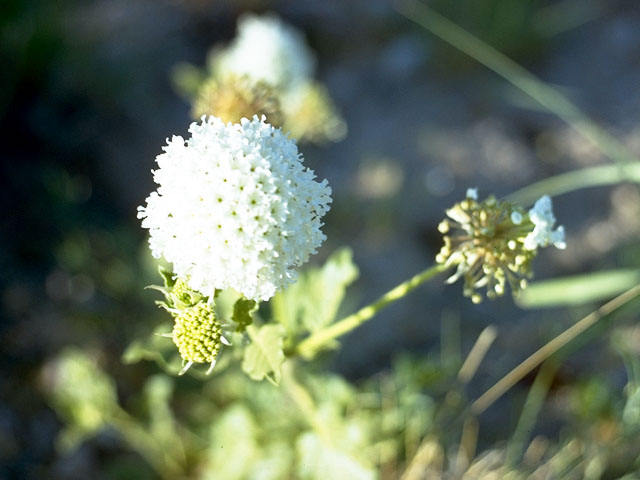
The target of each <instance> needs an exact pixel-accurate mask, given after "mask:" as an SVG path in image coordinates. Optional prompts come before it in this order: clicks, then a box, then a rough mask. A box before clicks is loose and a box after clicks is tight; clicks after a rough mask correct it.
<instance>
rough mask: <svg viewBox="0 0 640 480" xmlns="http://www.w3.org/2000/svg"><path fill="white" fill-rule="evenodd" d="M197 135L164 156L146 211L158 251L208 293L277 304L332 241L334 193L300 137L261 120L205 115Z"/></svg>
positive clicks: (173, 143) (175, 142) (176, 141)
mask: <svg viewBox="0 0 640 480" xmlns="http://www.w3.org/2000/svg"><path fill="white" fill-rule="evenodd" d="M189 132H190V133H191V138H189V139H187V140H186V141H185V140H184V139H183V138H182V137H179V136H174V137H173V138H172V139H171V140H170V141H168V145H167V146H166V147H164V153H162V154H160V155H158V157H157V158H156V161H157V163H158V166H159V168H158V169H157V170H155V171H154V172H153V174H154V180H155V182H156V183H157V184H158V185H159V186H158V189H157V191H155V192H152V193H151V195H149V197H148V198H147V205H146V206H142V207H138V218H141V219H143V220H142V226H143V227H144V228H148V229H149V233H150V240H149V243H150V247H151V251H152V253H153V255H154V256H155V257H156V258H158V257H160V256H164V258H165V259H166V260H167V261H169V262H171V263H172V264H173V271H174V273H175V274H177V275H178V276H179V277H181V278H184V279H185V280H186V281H187V282H188V284H189V286H190V287H191V288H192V289H194V290H197V291H199V292H201V293H203V294H205V295H208V296H212V295H213V293H214V291H215V290H216V289H221V290H222V289H227V288H232V289H234V290H236V291H237V292H239V293H241V294H242V295H244V296H245V297H246V298H248V299H253V300H268V299H269V298H271V297H272V296H273V295H274V294H275V292H276V290H277V289H279V288H281V287H283V286H284V285H286V284H288V283H291V282H292V281H294V279H295V271H293V267H296V266H299V265H301V264H302V263H304V262H306V261H307V260H308V258H309V256H310V255H311V254H313V253H315V252H316V249H317V248H318V247H319V246H320V245H321V244H322V242H323V241H324V239H325V236H324V234H323V233H322V232H321V231H320V227H321V226H322V222H321V218H322V217H323V216H324V214H325V213H326V212H327V211H328V210H329V203H331V196H330V195H331V188H330V187H329V186H328V185H327V181H326V180H323V181H322V182H321V183H320V182H317V181H315V180H314V179H315V175H314V173H313V171H311V170H309V169H308V168H305V167H304V166H303V165H302V157H301V155H300V154H299V153H298V148H297V146H296V144H295V142H294V141H293V140H291V139H290V138H288V137H287V136H285V135H284V134H283V133H282V131H281V130H279V129H276V128H274V127H272V126H271V125H269V124H267V123H264V119H263V120H260V119H258V117H257V116H254V117H253V120H251V121H249V120H247V119H243V120H242V122H241V123H240V124H232V123H228V124H224V123H223V122H222V121H221V120H219V119H218V118H215V117H208V118H206V117H203V119H202V123H192V124H191V126H190V127H189Z"/></svg>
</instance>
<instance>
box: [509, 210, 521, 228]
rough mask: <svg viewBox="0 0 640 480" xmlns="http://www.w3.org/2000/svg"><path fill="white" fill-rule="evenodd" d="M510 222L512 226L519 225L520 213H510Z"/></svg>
mask: <svg viewBox="0 0 640 480" xmlns="http://www.w3.org/2000/svg"><path fill="white" fill-rule="evenodd" d="M511 221H512V222H513V224H514V225H520V224H521V223H522V214H521V213H520V212H511Z"/></svg>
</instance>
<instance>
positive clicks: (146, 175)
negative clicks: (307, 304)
mask: <svg viewBox="0 0 640 480" xmlns="http://www.w3.org/2000/svg"><path fill="white" fill-rule="evenodd" d="M428 4H429V5H430V6H431V7H432V8H433V9H434V10H436V11H438V12H440V13H441V14H443V15H444V16H446V17H447V18H449V19H450V20H452V21H453V22H455V23H456V24H458V25H460V26H462V27H463V28H465V29H466V30H468V31H469V32H471V33H472V34H473V35H475V36H476V37H478V38H479V39H482V40H483V41H485V42H487V43H488V44H490V45H492V46H493V47H495V48H497V49H498V50H499V51H501V52H503V53H505V54H506V55H508V56H509V57H510V58H512V59H513V60H515V61H516V62H518V63H519V64H521V65H523V66H524V67H525V68H527V69H529V70H530V71H532V72H533V73H534V74H535V75H536V76H538V77H539V78H541V79H542V80H544V81H545V82H547V83H549V84H551V85H553V86H554V87H556V88H557V89H559V90H560V91H561V92H562V93H563V94H564V95H566V96H567V97H568V98H570V99H571V100H572V101H573V102H575V103H576V104H577V105H578V106H579V107H580V108H581V109H582V110H583V111H584V112H585V113H586V114H587V115H588V116H589V117H591V118H592V119H593V120H595V121H596V122H597V123H598V124H599V125H601V126H602V127H604V128H605V129H606V130H607V131H609V132H610V133H612V134H613V135H614V136H615V137H616V138H617V139H619V140H620V141H621V142H622V143H623V144H624V145H626V147H628V149H630V150H631V151H632V152H634V153H635V155H638V156H640V95H639V94H638V87H639V86H640V5H639V4H638V2H637V1H635V0H581V1H578V0H475V1H474V0H455V1H451V0H434V1H431V2H428ZM246 11H252V12H257V13H262V12H267V11H273V12H276V13H277V14H278V15H279V16H280V17H281V18H282V19H283V20H284V21H286V22H288V23H289V24H291V25H293V26H295V27H296V28H297V29H299V30H300V31H302V32H304V35H305V37H306V40H307V42H308V44H309V45H310V47H311V48H312V49H313V51H314V52H315V53H316V55H317V60H318V74H317V75H318V78H319V79H320V80H321V81H322V82H323V83H324V84H325V85H326V86H327V89H328V91H329V92H330V95H331V97H332V98H333V101H334V103H335V104H336V106H337V108H338V109H339V111H340V112H341V114H342V116H343V117H344V119H345V121H346V124H347V126H348V134H347V136H346V138H345V139H344V140H342V141H340V142H336V143H329V144H326V145H303V146H301V151H302V153H303V155H304V157H305V163H306V164H307V165H308V166H309V167H310V168H312V169H314V170H315V171H316V173H317V175H318V177H319V178H327V179H328V181H329V183H330V185H331V186H332V188H333V192H334V202H333V205H332V210H331V212H330V213H329V214H328V216H327V217H326V227H325V233H326V234H327V237H328V240H327V242H326V243H325V245H324V246H323V247H322V250H321V251H320V252H319V254H318V256H317V257H316V258H314V259H313V260H312V261H313V262H315V263H320V262H322V261H323V260H324V259H325V258H326V257H327V256H328V255H329V254H330V253H331V252H332V251H333V250H335V249H337V248H338V247H340V246H343V245H347V246H350V247H351V248H352V249H353V252H354V259H355V263H356V264H357V265H358V266H359V268H360V273H361V274H360V278H359V280H358V281H357V282H356V283H355V285H354V286H353V287H352V290H351V295H350V297H348V299H347V304H346V306H345V310H353V309H355V308H357V307H359V306H360V305H364V304H365V303H367V302H370V301H372V300H374V299H375V298H377V297H378V296H379V295H381V294H382V293H384V292H385V291H387V290H388V289H389V288H391V287H392V286H394V285H395V284H397V283H399V282H401V281H403V280H405V279H406V278H407V277H408V276H410V275H412V274H414V273H416V272H418V271H420V270H422V269H424V268H426V267H427V266H428V265H430V264H431V263H433V258H434V255H435V254H436V253H437V252H438V250H439V248H440V246H441V235H440V234H439V233H438V231H437V225H438V223H439V222H440V220H442V218H443V215H444V209H445V208H447V207H449V206H451V205H452V204H453V203H455V202H456V201H459V200H460V199H461V198H463V196H464V194H465V192H466V189H467V188H469V187H478V188H479V190H480V197H481V198H483V197H484V196H486V195H488V194H491V193H493V194H495V195H496V196H504V195H507V194H509V193H511V192H513V191H515V190H517V189H519V188H521V187H524V186H526V185H528V184H530V183H532V182H534V181H538V180H541V179H544V178H546V177H549V176H552V175H556V174H560V173H563V172H567V171H571V170H574V169H577V168H583V167H588V166H596V165H601V164H602V165H605V164H609V163H610V160H609V159H607V158H606V157H604V156H603V155H602V153H601V152H600V151H599V150H598V149H597V148H596V147H594V146H593V144H592V143H590V142H589V141H587V140H586V139H584V138H583V137H582V136H581V135H580V134H578V133H576V131H575V130H574V129H573V128H572V127H571V126H569V125H568V124H566V123H565V122H563V121H562V120H560V119H559V118H557V117H556V116H554V115H552V114H550V113H549V112H547V111H545V110H544V109H542V108H541V107H540V106H539V105H537V104H536V103H535V102H532V100H531V99H530V98H528V97H527V96H525V95H524V94H523V93H522V92H520V91H518V90H516V89H515V88H514V87H513V86H511V85H510V84H509V83H508V82H507V81H505V80H504V79H503V78H501V77H499V76H497V75H496V74H494V73H492V72H490V71H489V70H488V69H486V68H485V67H484V66H482V65H481V64H479V63H478V62H477V61H476V60H474V59H473V58H470V57H468V56H466V55H464V54H462V53H460V52H459V51H457V50H455V49H454V48H452V47H451V46H450V45H448V44H446V43H444V42H443V41H441V40H439V39H438V38H437V37H435V36H434V35H432V34H431V33H429V32H427V31H426V30H425V29H422V28H421V27H419V26H418V25H416V24H415V23H413V22H411V21H410V20H408V19H407V18H405V17H404V16H403V15H401V14H400V13H399V12H398V11H397V10H396V8H395V7H394V5H393V4H392V3H390V2H388V1H386V0H353V1H349V2H342V1H322V2H318V1H311V0H296V1H285V0H282V1H273V2H269V1H259V0H255V1H250V0H239V1H221V0H220V1H206V0H162V1H158V0H135V1H131V0H126V1H125V0H89V1H85V2H72V1H69V0H59V1H56V2H48V1H44V0H32V1H28V0H4V1H3V2H2V5H0V62H1V64H2V67H1V68H0V86H1V88H0V122H1V125H0V135H1V136H2V144H3V151H2V154H1V155H0V158H1V159H2V160H1V166H0V181H1V182H2V188H1V189H0V198H1V199H2V215H1V219H2V220H1V222H2V223H1V225H2V226H1V230H0V272H1V273H0V298H1V302H2V310H1V311H2V314H1V315H2V323H1V324H0V339H1V343H0V363H1V365H2V368H1V369H0V479H5V478H7V479H9V478H87V477H88V476H89V475H92V476H93V477H94V478H127V477H126V475H125V476H123V474H122V472H120V471H119V470H117V469H116V468H115V467H113V465H115V462H116V460H117V463H118V465H122V464H124V463H126V464H131V465H137V466H136V467H135V468H140V469H142V470H140V471H144V468H145V467H144V466H140V465H144V462H143V460H142V459H141V458H139V457H138V456H137V454H135V453H134V452H132V451H131V449H129V448H128V447H127V446H126V445H125V444H123V442H121V441H120V440H119V439H118V437H117V436H116V435H109V434H106V435H103V436H101V437H98V438H96V439H93V440H91V441H89V442H88V443H85V444H84V445H83V446H82V447H81V449H80V450H79V451H76V452H75V453H73V454H67V455H62V454H60V453H59V452H58V450H57V449H56V447H55V438H56V435H57V434H58V433H59V432H60V430H61V428H62V421H61V419H60V418H59V416H58V415H57V414H56V412H55V411H54V410H53V409H52V408H51V406H50V403H49V401H48V399H47V395H46V389H47V386H46V378H45V377H46V375H45V373H44V372H45V371H46V368H45V367H46V365H48V364H49V362H50V361H51V360H52V359H53V358H55V357H56V355H57V354H58V353H59V352H60V351H61V350H62V349H63V348H65V347H67V346H70V345H74V346H78V347H80V348H82V349H83V350H86V351H89V352H92V355H93V356H94V357H96V358H98V359H99V360H100V365H101V366H102V368H104V369H105V370H106V371H108V372H109V373H110V374H111V375H112V377H113V378H115V379H116V383H117V392H118V398H119V400H120V402H121V403H122V404H124V405H126V404H127V402H128V401H129V400H130V399H131V398H132V397H134V396H135V394H136V393H137V391H138V389H139V386H140V384H141V382H142V381H143V379H144V378H146V376H148V375H150V374H152V373H156V372H157V370H158V368H157V367H156V365H155V364H153V363H150V362H143V363H140V364H136V365H123V364H122V362H121V360H120V358H121V355H122V353H123V351H124V350H125V348H126V346H127V345H128V344H129V343H130V342H132V341H133V340H134V339H136V338H138V337H139V336H141V335H144V334H145V333H147V332H148V331H149V330H150V329H153V326H154V325H156V324H157V323H158V322H159V321H160V319H163V318H164V317H162V315H163V313H162V312H161V311H159V310H158V309H157V308H156V307H155V305H154V303H153V302H154V300H156V299H157V296H156V295H154V294H153V293H152V292H150V291H148V290H144V287H145V286H146V285H149V284H153V283H158V277H157V274H156V271H155V265H154V264H153V261H152V259H151V258H150V255H149V253H148V249H147V243H146V232H145V231H143V230H142V229H141V228H140V224H139V221H138V220H137V219H136V207H137V206H138V205H141V204H142V203H143V202H144V199H145V198H146V196H147V195H148V193H149V192H150V191H152V189H154V185H153V183H152V177H151V174H150V170H151V169H152V168H154V166H155V163H154V159H155V156H156V155H157V154H158V153H160V152H161V147H162V146H163V145H164V144H165V139H166V138H167V137H170V136H171V135H174V134H176V135H178V134H180V135H185V133H186V131H187V128H188V125H189V123H190V121H191V120H190V116H189V111H190V105H189V103H188V102H187V101H185V99H184V98H182V97H181V96H180V95H179V94H178V93H176V89H175V87H174V84H173V83H172V78H175V75H174V72H175V66H176V65H178V64H180V63H184V62H189V63H191V64H194V65H197V66H204V64H205V61H206V56H207V52H208V51H209V49H210V48H211V47H212V46H213V45H215V44H218V43H225V42H228V41H230V40H231V39H232V38H233V35H234V33H235V28H236V20H237V18H238V17H239V16H240V15H241V14H242V13H243V12H246ZM554 207H555V212H556V216H557V218H558V219H559V222H560V223H561V224H564V225H565V228H566V230H567V244H568V248H567V250H565V251H560V250H555V249H547V250H545V251H543V252H542V253H541V254H540V255H539V256H538V258H537V259H536V264H535V268H534V270H535V272H536V278H539V279H547V278H552V277H561V276H565V275H573V274H584V273H589V272H596V271H601V270H609V269H620V268H625V269H635V270H636V271H637V270H638V269H639V268H640V245H639V242H638V234H639V233H640V191H639V190H638V188H637V185H633V184H627V183H620V184H616V185H613V186H607V187H598V188H589V189H581V190H578V191H574V192H571V193H568V194H566V195H562V196H560V197H558V198H556V199H555V200H554ZM593 308H594V304H587V305H585V306H581V307H577V308H573V309H565V308H546V309H540V308H537V309H536V308H534V309H524V308H521V307H519V306H518V305H516V304H515V303H514V301H513V300H512V299H511V298H510V297H509V296H506V297H504V298H501V299H498V300H497V301H493V302H485V303H483V304H481V305H472V304H471V303H470V302H469V301H468V300H467V299H465V298H464V297H463V296H462V292H461V288H460V285H453V286H445V285H444V284H443V283H442V282H440V281H432V282H430V283H428V284H427V285H426V286H424V287H422V288H420V290H419V291H417V292H415V293H413V294H412V295H411V296H410V297H408V298H407V299H406V300H405V301H403V302H400V304H399V305H394V306H392V307H390V308H389V309H387V310H385V311H384V312H382V314H380V315H379V316H378V317H377V318H376V319H374V320H373V321H371V322H369V323H367V324H366V325H364V326H363V327H361V328H360V329H358V330H357V332H356V333H354V334H352V335H351V336H350V337H348V338H347V339H345V341H344V344H343V348H342V349H341V350H340V351H339V352H338V353H336V354H335V355H333V356H330V357H327V358H326V362H327V365H328V366H329V368H331V369H332V370H333V371H336V372H338V373H340V374H342V375H344V376H346V378H348V379H350V380H352V381H354V382H357V381H359V380H360V379H363V378H367V377H369V376H371V375H374V374H376V373H377V372H380V371H383V370H385V369H388V368H389V366H390V365H391V363H392V361H393V359H394V358H396V357H397V356H398V355H399V354H401V353H403V352H404V353H406V352H411V353H413V354H415V355H421V356H425V357H429V356H431V357H437V358H438V359H439V360H438V361H442V362H444V363H445V364H446V362H448V361H453V362H454V363H455V361H456V359H459V358H461V357H463V356H464V355H465V354H466V353H467V352H468V351H469V349H470V348H471V346H472V345H473V343H474V341H475V339H476V338H477V336H478V334H479V332H480V331H481V330H482V329H483V328H484V327H486V326H487V325H489V324H493V325H495V326H496V327H497V328H498V332H499V334H498V337H497V340H496V341H495V344H494V345H493V346H492V348H491V350H490V351H489V353H488V355H487V358H486V360H485V361H484V362H483V364H482V365H481V367H480V370H479V371H478V373H477V375H476V377H475V379H474V382H473V383H472V384H471V385H470V386H469V388H470V395H471V397H474V396H477V395H478V394H480V393H482V391H484V390H485V389H486V388H487V387H488V386H490V385H491V384H492V383H494V382H495V381H496V380H497V379H498V378H499V377H500V376H501V375H503V374H504V373H506V372H507V371H508V370H509V369H510V368H511V367H512V366H514V365H515V364H516V363H517V362H518V361H520V360H522V359H523V358H524V356H525V354H527V353H530V352H532V351H533V350H535V348H537V347H538V346H539V345H541V344H543V343H544V342H545V340H548V339H549V338H550V335H551V334H552V333H559V332H560V331H561V330H562V329H563V328H566V326H568V325H569V324H570V323H572V322H574V321H576V320H577V319H578V318H580V317H581V316H583V315H584V314H586V313H588V312H589V311H591V310H593ZM637 320H638V317H637V313H635V311H633V310H629V311H626V312H625V313H624V314H623V315H621V318H620V319H616V320H615V322H616V325H617V326H620V327H624V326H626V327H630V326H632V325H633V323H634V321H635V322H636V323H637ZM610 323H611V322H610ZM610 323H607V324H606V325H604V326H602V327H598V328H599V329H596V330H597V331H595V332H590V334H589V335H590V336H589V337H588V339H589V341H584V342H582V343H581V344H580V346H579V348H574V349H573V351H572V352H571V355H568V356H567V358H566V359H564V360H563V362H562V364H561V365H560V366H559V368H558V371H557V373H556V375H555V380H554V383H553V385H552V386H551V395H550V397H549V400H548V405H547V406H548V411H547V414H546V415H545V416H544V418H543V420H542V421H541V422H540V423H539V425H538V426H537V427H536V428H538V429H539V430H540V431H542V432H545V433H546V434H548V435H550V436H552V437H553V436H554V435H559V432H561V431H562V429H563V428H565V427H566V425H567V424H569V423H571V422H578V423H579V422H580V421H582V420H584V419H593V418H600V417H602V418H605V417H607V416H608V415H609V414H610V411H611V409H612V408H613V405H614V404H615V402H614V399H615V398H617V397H620V396H621V395H622V390H623V387H624V385H625V382H626V380H627V377H626V374H625V368H624V366H623V364H622V362H621V361H620V358H619V356H618V355H617V354H616V353H615V352H614V351H613V350H612V348H611V346H610V341H609V339H608V336H607V335H606V332H609V331H611V329H612V328H614V327H613V326H612V325H611V324H610ZM599 336H600V337H599ZM451 359H453V360H451ZM532 381H533V379H532V378H531V379H525V381H524V382H522V384H521V385H519V386H518V387H517V388H515V389H514V390H513V391H512V392H510V394H509V396H507V397H506V398H505V399H503V400H502V401H501V402H502V403H500V404H499V405H501V406H494V408H492V409H490V410H489V411H487V412H486V414H485V415H484V416H483V417H482V419H481V429H482V432H483V433H482V435H481V437H480V443H481V447H482V448H486V447H487V446H488V445H491V444H493V443H494V442H496V441H499V440H500V439H501V438H504V437H505V435H506V432H509V431H511V430H512V428H513V422H514V420H513V418H514V415H515V414H514V413H513V412H515V411H516V409H517V408H519V407H518V406H521V405H522V402H523V398H524V397H523V395H524V394H525V393H526V392H527V389H528V388H529V387H530V385H531V382H532ZM189 385H191V384H189ZM191 388H195V387H193V386H192V387H191ZM584 392H587V393H584ZM576 398H578V399H580V398H583V399H586V400H584V402H585V405H582V406H581V407H580V408H578V407H577V406H575V405H574V404H573V403H571V402H573V401H574V400H575V399H576ZM575 401H579V400H575ZM574 407H575V408H574ZM505 412H507V414H506V416H507V417H508V418H507V420H506V421H505V420H504V417H505ZM576 412H577V413H576ZM581 415H582V416H581ZM131 468H134V467H131ZM135 468H134V470H132V471H137V470H135ZM118 472H120V473H118ZM139 475H142V474H139ZM147 476H148V478H153V475H152V474H151V473H147ZM128 478H133V477H128ZM145 478H147V477H145ZM611 478H613V477H611Z"/></svg>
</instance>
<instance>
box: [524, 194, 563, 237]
mask: <svg viewBox="0 0 640 480" xmlns="http://www.w3.org/2000/svg"><path fill="white" fill-rule="evenodd" d="M529 219H530V220H531V222H532V223H533V225H534V229H533V231H532V232H531V233H529V234H528V235H527V236H526V237H525V239H524V246H525V248H526V249H527V250H535V249H536V248H538V247H546V246H548V245H554V246H555V247H557V248H559V249H564V248H565V247H566V246H567V245H566V243H565V238H564V227H562V226H559V227H558V228H556V229H555V230H553V226H554V224H555V223H556V217H555V216H554V215H553V207H552V204H551V198H549V196H548V195H544V196H543V197H541V198H540V199H539V200H538V201H537V202H536V203H535V204H534V206H533V208H532V209H531V210H529Z"/></svg>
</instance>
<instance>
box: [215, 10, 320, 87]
mask: <svg viewBox="0 0 640 480" xmlns="http://www.w3.org/2000/svg"><path fill="white" fill-rule="evenodd" d="M217 66H218V68H219V69H220V70H221V73H223V74H225V73H233V74H236V75H247V76H249V77H250V78H251V79H253V80H255V81H259V80H264V81H266V82H268V83H269V84H271V85H273V86H274V87H277V88H282V89H284V90H289V89H290V88H292V87H294V86H296V85H298V84H300V83H304V82H307V81H308V80H309V78H311V76H312V75H313V70H314V68H315V58H314V56H313V54H312V53H311V51H310V50H309V48H308V47H307V45H306V43H305V41H304V38H303V36H302V34H301V33H300V32H298V31H297V30H295V29H294V28H292V27H290V26H288V25H286V24H284V23H283V22H282V21H281V20H280V19H279V18H278V17H277V16H275V15H264V16H262V17H260V16H257V15H252V14H247V15H244V16H242V17H241V18H240V20H239V21H238V33H237V36H236V37H235V39H234V40H233V42H232V43H231V45H229V47H228V48H227V49H226V50H225V51H224V52H222V54H221V56H220V57H219V59H218V65H217Z"/></svg>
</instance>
